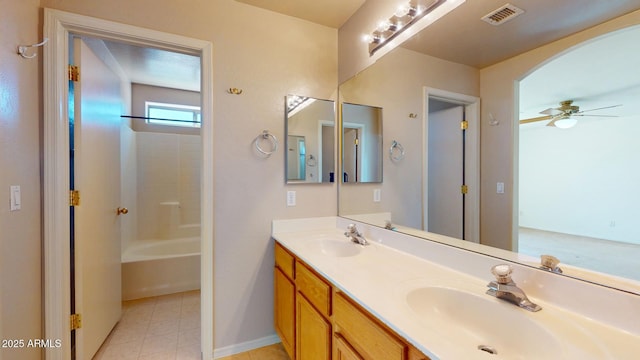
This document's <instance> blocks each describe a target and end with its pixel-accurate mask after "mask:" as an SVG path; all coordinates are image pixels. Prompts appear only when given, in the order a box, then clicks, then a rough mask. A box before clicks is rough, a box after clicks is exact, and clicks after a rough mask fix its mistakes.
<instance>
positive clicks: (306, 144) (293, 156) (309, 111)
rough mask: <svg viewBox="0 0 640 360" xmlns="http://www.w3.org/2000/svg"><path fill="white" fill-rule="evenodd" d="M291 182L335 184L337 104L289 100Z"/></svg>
mask: <svg viewBox="0 0 640 360" xmlns="http://www.w3.org/2000/svg"><path fill="white" fill-rule="evenodd" d="M285 114H286V120H285V132H286V134H287V140H286V152H285V171H286V179H287V183H288V184H291V183H329V182H334V181H335V179H334V178H335V148H336V145H335V102H334V101H332V100H322V99H314V98H311V97H306V96H298V95H287V96H286V97H285Z"/></svg>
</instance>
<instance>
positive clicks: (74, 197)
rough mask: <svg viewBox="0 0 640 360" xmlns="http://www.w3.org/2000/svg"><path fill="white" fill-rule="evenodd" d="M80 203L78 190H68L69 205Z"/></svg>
mask: <svg viewBox="0 0 640 360" xmlns="http://www.w3.org/2000/svg"><path fill="white" fill-rule="evenodd" d="M78 205H80V191H78V190H69V206H78Z"/></svg>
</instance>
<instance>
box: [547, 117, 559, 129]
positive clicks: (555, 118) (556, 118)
mask: <svg viewBox="0 0 640 360" xmlns="http://www.w3.org/2000/svg"><path fill="white" fill-rule="evenodd" d="M558 120H560V117H559V116H555V117H553V118H552V120H551V121H549V123H547V125H546V126H551V127H556V121H558Z"/></svg>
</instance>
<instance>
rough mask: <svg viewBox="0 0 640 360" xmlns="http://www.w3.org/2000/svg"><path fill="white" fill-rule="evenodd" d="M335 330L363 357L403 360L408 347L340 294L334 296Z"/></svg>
mask: <svg viewBox="0 0 640 360" xmlns="http://www.w3.org/2000/svg"><path fill="white" fill-rule="evenodd" d="M333 304H334V313H333V321H334V323H335V331H336V332H337V333H338V334H340V335H341V336H342V337H344V338H345V339H346V341H348V342H349V344H350V345H351V346H352V347H353V349H354V350H355V351H357V352H358V354H359V355H360V356H362V358H364V359H372V360H373V359H385V360H405V359H406V354H407V351H408V346H407V345H406V344H405V343H404V342H403V341H402V340H400V339H399V338H398V337H397V336H395V335H394V334H392V333H391V332H389V331H387V330H386V329H384V328H383V327H382V326H381V325H379V324H378V323H377V322H376V321H375V320H374V319H373V318H372V317H371V315H369V314H368V313H366V312H364V311H363V310H361V309H360V308H359V307H358V306H356V305H355V304H353V303H352V302H351V301H350V300H349V299H347V297H346V296H344V294H342V293H338V294H336V296H334V298H333Z"/></svg>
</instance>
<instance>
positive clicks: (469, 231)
mask: <svg viewBox="0 0 640 360" xmlns="http://www.w3.org/2000/svg"><path fill="white" fill-rule="evenodd" d="M424 101H425V122H424V126H423V129H424V141H423V144H424V145H423V146H424V149H423V154H424V157H423V158H424V164H423V179H424V181H423V207H422V208H423V229H424V230H425V231H429V232H434V233H438V234H442V235H447V236H452V237H455V238H459V239H463V240H467V241H471V242H476V243H477V242H479V241H480V240H479V223H480V217H479V166H478V164H479V125H480V122H479V108H480V99H479V98H477V97H473V96H468V95H464V94H457V93H453V92H449V91H445V90H439V89H433V88H425V97H424ZM462 124H464V125H462ZM462 127H464V129H463V128H462ZM451 179H454V181H452V180H451ZM455 179H457V180H455Z"/></svg>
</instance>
